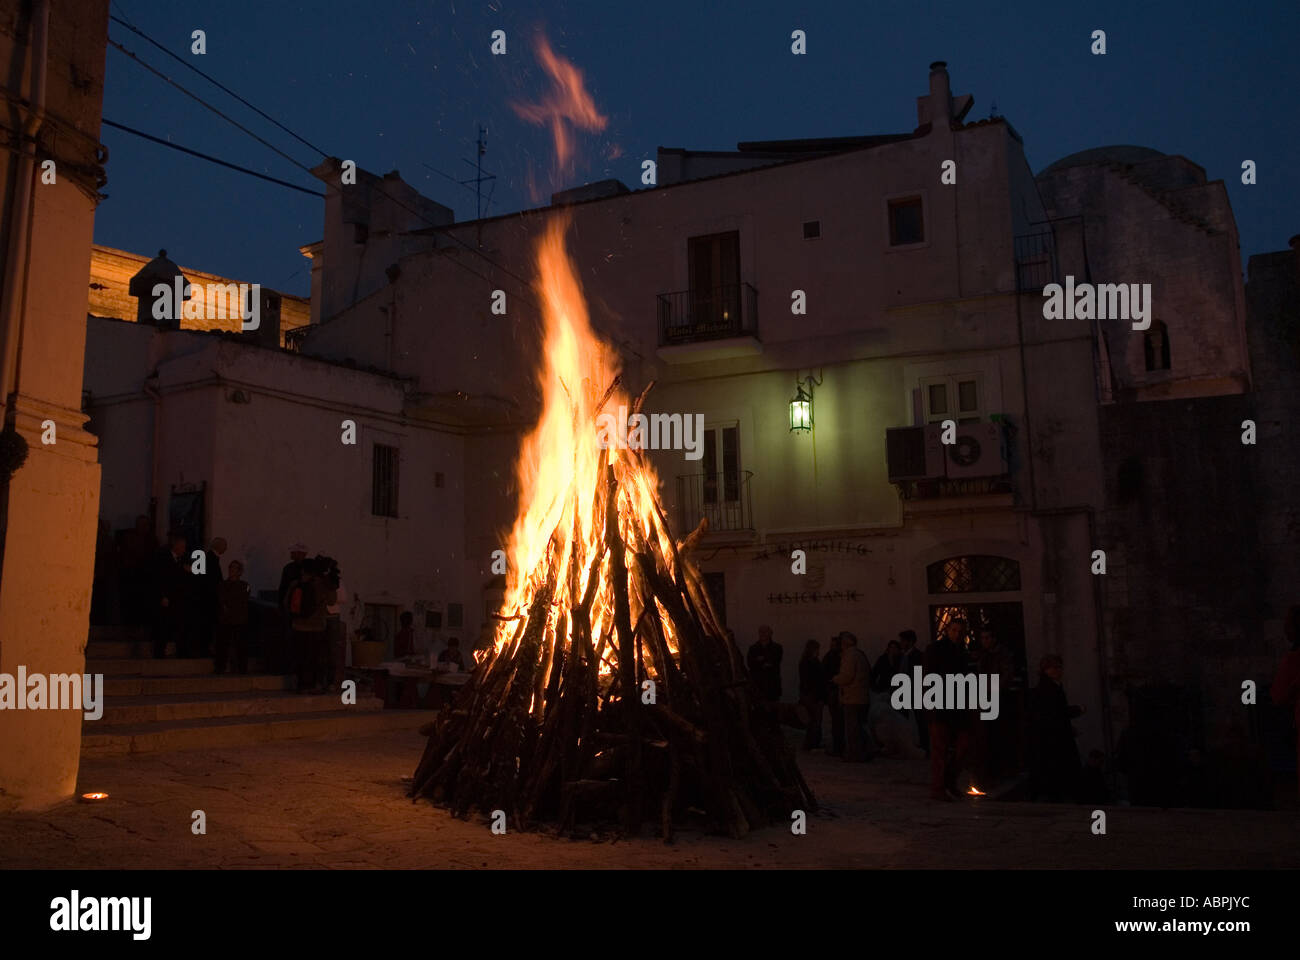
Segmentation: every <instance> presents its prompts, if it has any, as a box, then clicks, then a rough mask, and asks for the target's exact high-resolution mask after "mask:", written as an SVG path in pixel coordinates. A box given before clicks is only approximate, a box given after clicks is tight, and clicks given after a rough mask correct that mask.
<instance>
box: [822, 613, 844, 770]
mask: <svg viewBox="0 0 1300 960" xmlns="http://www.w3.org/2000/svg"><path fill="white" fill-rule="evenodd" d="M843 646H844V641H843V638H842V637H841V636H840V635H838V634H837V635H836V636H833V637H831V643H830V649H829V650H827V651H826V656H824V657H822V674H823V675H824V676H825V677H826V679H827V680H830V678H831V677H837V676H839V673H840V661H841V660H842V658H843V653H844V651H843ZM826 709H827V710H828V711H829V712H830V715H831V753H830V755H831V756H832V757H842V756H844V711H843V710H842V709H841V708H840V688H839V687H838V686H836V685H835V684H833V683H827V684H826Z"/></svg>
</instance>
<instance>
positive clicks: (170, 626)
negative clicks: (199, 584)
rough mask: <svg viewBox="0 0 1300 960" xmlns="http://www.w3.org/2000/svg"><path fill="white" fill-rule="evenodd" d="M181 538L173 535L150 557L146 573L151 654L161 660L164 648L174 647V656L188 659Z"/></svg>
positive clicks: (186, 585) (186, 593)
mask: <svg viewBox="0 0 1300 960" xmlns="http://www.w3.org/2000/svg"><path fill="white" fill-rule="evenodd" d="M186 559H187V558H186V556H185V538H184V537H182V536H180V535H179V534H175V535H173V536H172V537H171V538H170V539H169V540H168V543H167V546H166V547H165V548H163V549H161V550H159V551H158V552H157V553H156V554H154V558H153V561H152V570H151V571H150V578H149V579H150V590H149V595H150V604H149V605H150V617H151V619H152V621H153V655H154V657H155V658H157V659H162V658H163V657H165V656H166V655H167V645H168V644H169V643H174V644H176V655H177V656H178V657H188V656H189V655H190V650H189V638H188V634H187V633H186V629H185V627H186V623H185V621H186V616H187V613H188V611H187V610H186V606H187V601H188V600H189V598H190V592H191V591H190V586H191V585H190V583H189V581H187V580H186V579H185V578H186V577H188V576H189V573H188V572H187V570H186Z"/></svg>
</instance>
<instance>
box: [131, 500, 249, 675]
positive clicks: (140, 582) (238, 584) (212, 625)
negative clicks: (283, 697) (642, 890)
mask: <svg viewBox="0 0 1300 960" xmlns="http://www.w3.org/2000/svg"><path fill="white" fill-rule="evenodd" d="M152 539H153V538H152V535H151V534H150V532H149V526H148V520H147V519H146V518H143V517H141V518H139V519H138V520H137V522H136V527H135V529H134V530H133V531H132V536H129V537H128V538H127V540H126V544H125V549H124V550H123V551H122V555H121V557H122V559H123V561H125V562H124V563H123V565H122V574H123V576H122V577H121V580H120V586H121V598H122V599H121V612H122V619H123V621H124V622H126V623H143V624H148V626H149V627H150V631H151V639H152V645H153V655H154V656H155V657H157V658H162V657H165V656H167V652H168V649H169V648H170V649H173V650H174V651H175V654H176V656H177V657H183V658H189V657H208V656H211V657H213V659H214V665H215V669H216V672H217V673H225V672H226V670H227V668H229V669H230V671H231V672H237V673H247V672H248V623H249V586H248V583H247V581H245V580H244V565H243V564H242V563H241V562H240V561H238V560H231V561H230V562H229V564H228V565H227V566H226V569H225V570H224V571H223V569H222V557H223V556H224V555H225V553H226V550H227V543H226V541H225V540H224V539H223V538H221V537H214V538H213V539H212V540H211V541H210V542H209V543H208V545H207V547H206V548H203V549H200V548H195V549H194V550H191V549H190V545H189V543H188V541H187V539H186V537H185V535H184V534H181V533H172V534H171V535H170V536H168V537H167V542H166V544H165V545H164V546H162V547H158V546H156V545H153V544H152ZM142 544H143V545H144V548H143V549H142V548H141V545H142Z"/></svg>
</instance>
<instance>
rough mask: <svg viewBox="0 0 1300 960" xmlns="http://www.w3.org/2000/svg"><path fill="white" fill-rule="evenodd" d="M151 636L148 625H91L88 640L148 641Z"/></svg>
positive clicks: (92, 641)
mask: <svg viewBox="0 0 1300 960" xmlns="http://www.w3.org/2000/svg"><path fill="white" fill-rule="evenodd" d="M149 637H150V628H149V627H148V626H131V627H124V626H96V625H94V624H92V625H91V627H90V632H89V634H88V635H87V640H88V641H89V642H90V643H98V642H100V641H101V640H102V641H121V640H127V641H133V640H134V641H140V642H147V641H148V640H149Z"/></svg>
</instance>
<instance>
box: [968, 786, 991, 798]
mask: <svg viewBox="0 0 1300 960" xmlns="http://www.w3.org/2000/svg"><path fill="white" fill-rule="evenodd" d="M966 796H968V797H986V796H988V794H986V793H985V792H984V791H983V790H981V789H980V788H979V787H977V786H975V784H973V783H972V784H971V785H970V789H969V790H967V791H966Z"/></svg>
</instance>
